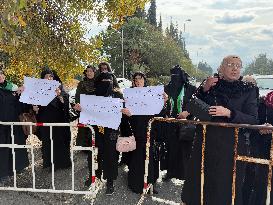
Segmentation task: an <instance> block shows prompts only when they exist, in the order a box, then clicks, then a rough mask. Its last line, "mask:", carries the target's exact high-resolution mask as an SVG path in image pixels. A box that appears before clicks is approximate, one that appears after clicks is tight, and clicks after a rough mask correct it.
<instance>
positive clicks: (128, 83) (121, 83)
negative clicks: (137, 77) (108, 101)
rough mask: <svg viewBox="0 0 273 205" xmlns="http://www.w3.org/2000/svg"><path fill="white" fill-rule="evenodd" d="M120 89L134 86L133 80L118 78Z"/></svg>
mask: <svg viewBox="0 0 273 205" xmlns="http://www.w3.org/2000/svg"><path fill="white" fill-rule="evenodd" d="M117 81H118V85H119V87H120V89H122V90H123V89H124V88H130V87H132V82H131V81H130V80H128V79H126V78H117Z"/></svg>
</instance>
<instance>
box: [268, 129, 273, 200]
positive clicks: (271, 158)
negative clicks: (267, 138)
mask: <svg viewBox="0 0 273 205" xmlns="http://www.w3.org/2000/svg"><path fill="white" fill-rule="evenodd" d="M272 162H273V132H272V136H271V148H270V163H269V165H268V176H267V197H266V205H270V200H271V199H270V192H271V179H272Z"/></svg>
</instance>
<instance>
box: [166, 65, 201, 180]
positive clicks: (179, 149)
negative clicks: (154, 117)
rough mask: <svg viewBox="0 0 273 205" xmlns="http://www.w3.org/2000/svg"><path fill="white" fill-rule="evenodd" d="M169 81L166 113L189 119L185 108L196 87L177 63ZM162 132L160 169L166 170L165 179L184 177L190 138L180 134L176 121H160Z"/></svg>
mask: <svg viewBox="0 0 273 205" xmlns="http://www.w3.org/2000/svg"><path fill="white" fill-rule="evenodd" d="M170 72H171V81H170V83H169V84H168V85H167V86H166V88H165V91H166V93H167V94H168V96H169V100H168V103H167V110H168V112H167V115H168V117H170V118H178V119H191V118H192V116H191V115H190V113H188V112H187V111H186V110H185V106H186V104H187V103H188V102H189V100H190V98H191V97H192V95H193V93H194V92H195V90H196V88H195V87H194V86H192V85H190V84H189V79H188V74H187V73H186V72H185V71H184V70H182V68H181V67H180V66H179V65H176V66H174V67H173V68H172V69H171V70H170ZM161 124H163V125H161V128H162V132H164V134H163V135H164V136H165V137H164V140H163V141H164V143H165V145H166V153H164V154H163V155H162V156H164V159H161V169H162V170H164V169H166V170H167V175H166V178H165V180H169V179H171V178H176V179H181V180H183V179H184V178H185V170H186V167H187V164H188V160H189V158H190V153H191V147H192V141H193V137H194V136H192V139H185V138H183V137H184V136H180V133H179V125H181V124H178V123H161Z"/></svg>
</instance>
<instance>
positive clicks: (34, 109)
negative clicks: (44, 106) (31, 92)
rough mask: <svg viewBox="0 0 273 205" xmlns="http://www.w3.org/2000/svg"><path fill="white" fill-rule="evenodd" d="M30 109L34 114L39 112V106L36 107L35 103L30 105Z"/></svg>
mask: <svg viewBox="0 0 273 205" xmlns="http://www.w3.org/2000/svg"><path fill="white" fill-rule="evenodd" d="M32 109H33V111H34V112H35V113H36V114H38V112H39V107H38V106H37V105H32Z"/></svg>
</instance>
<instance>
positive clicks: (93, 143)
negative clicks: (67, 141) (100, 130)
mask: <svg viewBox="0 0 273 205" xmlns="http://www.w3.org/2000/svg"><path fill="white" fill-rule="evenodd" d="M88 128H89V129H90V132H91V136H92V139H91V147H92V153H91V155H92V156H91V157H92V162H91V164H92V176H91V180H92V183H91V189H92V192H93V193H94V192H95V190H96V173H95V169H97V167H95V164H96V165H97V163H98V162H97V154H98V150H97V148H96V139H95V131H94V129H93V127H92V126H90V125H88Z"/></svg>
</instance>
